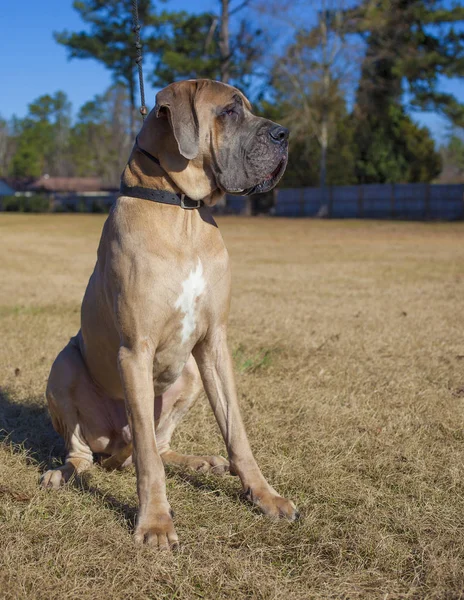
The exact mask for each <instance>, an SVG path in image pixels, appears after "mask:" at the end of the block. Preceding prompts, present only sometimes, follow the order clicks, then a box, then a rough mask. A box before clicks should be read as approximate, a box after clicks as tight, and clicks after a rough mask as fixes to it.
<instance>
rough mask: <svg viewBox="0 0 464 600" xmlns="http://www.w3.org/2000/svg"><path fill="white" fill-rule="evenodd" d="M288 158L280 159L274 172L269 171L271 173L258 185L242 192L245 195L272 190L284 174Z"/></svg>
mask: <svg viewBox="0 0 464 600" xmlns="http://www.w3.org/2000/svg"><path fill="white" fill-rule="evenodd" d="M287 160H288V157H287V156H284V157H283V158H282V159H281V160H280V162H279V164H278V165H277V167H276V168H275V169H274V170H273V171H272V173H269V175H268V176H267V177H266V178H265V179H263V181H261V182H260V183H258V184H257V185H254V186H253V187H251V188H248V189H247V190H244V191H243V192H242V193H243V195H245V196H250V195H251V194H264V193H265V192H268V191H269V190H272V188H273V187H274V186H275V185H276V184H277V183H278V181H279V180H280V178H281V177H282V175H283V174H284V171H285V167H286V166H287Z"/></svg>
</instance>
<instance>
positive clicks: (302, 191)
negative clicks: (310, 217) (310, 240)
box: [300, 188, 305, 217]
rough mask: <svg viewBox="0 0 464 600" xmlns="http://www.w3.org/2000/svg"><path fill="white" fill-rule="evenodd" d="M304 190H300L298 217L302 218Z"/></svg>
mask: <svg viewBox="0 0 464 600" xmlns="http://www.w3.org/2000/svg"><path fill="white" fill-rule="evenodd" d="M304 191H305V189H304V188H300V217H304V216H305V214H304Z"/></svg>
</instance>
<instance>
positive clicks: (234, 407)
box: [193, 327, 298, 521]
mask: <svg viewBox="0 0 464 600" xmlns="http://www.w3.org/2000/svg"><path fill="white" fill-rule="evenodd" d="M193 354H194V357H195V359H196V361H197V363H198V367H199V370H200V374H201V377H202V380H203V385H204V386H205V390H206V394H207V396H208V399H209V401H210V403H211V407H212V409H213V411H214V414H215V417H216V419H217V422H218V424H219V427H220V429H221V433H222V435H223V437H224V441H225V443H226V446H227V452H228V455H229V461H230V469H231V471H232V472H234V473H236V474H237V475H238V476H239V477H240V479H241V482H242V486H243V489H244V491H245V494H246V496H247V498H248V499H249V500H251V501H252V502H254V503H255V504H256V505H257V506H259V508H260V509H261V510H262V511H263V512H264V513H265V514H267V515H270V516H272V517H286V518H287V519H290V520H292V521H293V520H294V519H296V518H297V517H298V512H297V509H296V507H295V505H294V504H293V502H291V501H290V500H287V499H285V498H282V497H281V496H279V494H278V493H277V492H276V491H275V490H274V488H272V487H271V486H270V485H269V483H268V482H267V481H266V479H265V478H264V476H263V474H262V473H261V470H260V468H259V467H258V464H257V463H256V460H255V458H254V456H253V453H252V451H251V448H250V444H249V442H248V438H247V435H246V432H245V428H244V425H243V421H242V417H241V414H240V409H239V405H238V401H237V393H236V390H235V382H234V375H233V368H232V360H231V356H230V352H229V348H228V346H227V339H226V328H225V327H218V328H216V329H214V330H212V331H210V332H209V334H208V336H207V338H206V339H205V340H203V341H202V342H201V343H199V344H198V345H197V346H196V348H195V349H194V352H193Z"/></svg>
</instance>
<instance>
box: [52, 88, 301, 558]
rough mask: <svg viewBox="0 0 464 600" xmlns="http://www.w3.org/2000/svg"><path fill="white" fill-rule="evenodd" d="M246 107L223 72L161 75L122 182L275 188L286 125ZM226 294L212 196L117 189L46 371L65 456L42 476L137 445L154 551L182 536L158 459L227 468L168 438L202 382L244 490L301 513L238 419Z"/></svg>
mask: <svg viewBox="0 0 464 600" xmlns="http://www.w3.org/2000/svg"><path fill="white" fill-rule="evenodd" d="M250 108H251V107H250V104H249V102H248V100H247V99H246V98H245V97H244V96H243V94H241V92H239V91H238V90H237V89H235V88H233V87H231V86H228V85H225V84H222V83H218V82H214V81H209V80H198V81H184V82H179V83H175V84H172V85H170V86H168V87H167V88H165V89H164V90H162V91H161V92H160V93H159V94H158V95H157V98H156V107H155V108H154V109H153V110H152V111H151V113H150V114H149V116H148V117H147V119H146V121H145V124H144V126H143V128H142V130H141V132H140V135H139V138H138V144H136V145H135V146H134V149H133V151H132V154H131V156H130V159H129V163H128V165H127V166H126V168H125V170H124V173H123V184H125V185H126V186H139V187H143V188H149V189H151V190H167V191H170V192H174V194H176V193H178V194H187V195H188V196H189V197H190V198H191V199H193V200H202V201H203V202H204V203H205V204H206V205H213V204H214V203H215V202H217V200H218V199H219V198H220V197H221V196H222V195H223V194H224V193H225V192H232V193H233V192H235V193H251V192H253V191H255V190H256V191H266V190H268V189H271V188H272V187H273V186H274V185H275V184H276V183H277V181H278V180H279V179H280V177H281V176H282V173H283V172H284V170H285V166H286V162H287V147H288V143H287V137H288V132H287V130H286V129H284V128H283V127H281V126H279V125H276V124H275V123H272V122H271V121H267V120H265V119H262V118H260V117H256V116H255V115H252V114H251V112H250ZM150 155H154V156H156V157H157V158H158V159H159V163H160V164H159V165H158V164H156V163H155V162H154V160H155V159H153V156H152V157H151V158H150ZM174 194H171V196H174ZM174 197H175V196H174ZM229 302H230V271H229V259H228V255H227V251H226V248H225V246H224V242H223V240H222V237H221V234H220V233H219V230H218V228H217V226H216V224H215V222H214V220H213V218H212V216H211V214H210V211H209V208H208V206H204V207H202V208H200V209H194V210H186V209H184V208H182V207H180V206H169V205H166V204H163V203H160V202H159V201H156V202H150V201H149V200H147V199H140V198H135V197H128V196H121V197H120V198H119V199H118V200H117V202H116V204H115V205H114V207H113V208H112V210H111V212H110V215H109V217H108V219H107V221H106V223H105V225H104V228H103V233H102V237H101V241H100V246H99V248H98V258H97V263H96V266H95V270H94V272H93V274H92V276H91V278H90V281H89V284H88V286H87V290H86V293H85V297H84V300H83V303H82V313H81V329H80V331H79V332H78V334H77V335H76V336H75V337H74V338H72V339H71V340H70V342H69V343H68V345H67V346H66V347H65V348H64V349H63V350H62V352H61V353H60V354H59V355H58V357H57V358H56V360H55V362H54V364H53V367H52V369H51V373H50V377H49V381H48V386H47V400H48V404H49V408H50V413H51V417H52V421H53V425H54V427H55V429H56V430H57V431H58V432H59V433H60V434H61V435H62V436H63V437H64V439H65V442H66V447H67V450H68V455H67V457H66V463H65V464H64V465H63V466H62V467H60V468H59V469H55V470H52V471H48V472H46V473H45V474H44V475H43V477H42V484H43V485H44V486H46V487H54V488H55V487H58V486H60V485H61V484H63V483H64V482H66V481H67V480H68V479H69V478H70V476H71V475H72V474H74V473H81V472H82V471H84V470H86V469H88V468H89V467H90V466H91V465H92V454H93V453H97V454H102V455H106V456H107V457H109V458H107V459H106V461H105V462H104V464H105V465H106V466H108V467H119V466H125V465H127V464H129V463H130V462H131V460H132V457H131V455H132V445H133V450H134V461H135V467H136V473H137V492H138V497H139V513H138V518H137V525H136V531H135V539H136V541H137V542H146V543H149V544H154V545H155V546H158V547H159V548H162V549H167V548H169V547H170V546H173V545H175V544H177V535H176V532H175V530H174V524H173V521H172V512H171V509H170V506H169V503H168V500H167V498H166V488H165V479H164V469H163V463H164V464H177V465H185V466H188V467H192V468H194V469H196V470H202V471H205V470H212V471H216V472H221V471H224V470H227V469H228V468H229V465H228V463H227V461H226V460H225V459H223V458H221V457H216V456H185V455H182V454H178V453H177V452H175V451H173V450H171V449H170V445H169V444H170V440H171V436H172V433H173V431H174V429H175V427H176V426H177V424H178V423H179V421H180V420H181V419H182V417H183V416H184V415H185V414H186V413H187V411H188V410H189V409H190V407H191V406H192V404H193V402H194V401H195V399H196V398H197V397H198V395H199V393H200V391H201V382H203V385H204V388H205V390H206V393H207V395H208V398H209V401H210V403H211V406H212V409H213V411H214V414H215V416H216V419H217V421H218V424H219V427H220V429H221V432H222V435H223V437H224V440H225V443H226V446H227V452H228V456H229V461H230V470H231V471H232V472H233V473H234V474H237V475H238V476H239V477H240V479H241V482H242V485H243V489H244V490H245V492H246V494H247V496H248V498H249V499H250V500H251V501H253V502H254V503H255V504H257V505H258V506H259V507H260V508H261V509H262V511H263V512H264V513H266V514H268V515H271V516H284V517H286V518H288V519H290V520H293V519H295V518H296V517H297V512H296V508H295V505H294V504H293V503H292V502H290V501H288V500H286V499H285V498H282V497H281V496H279V495H278V494H277V492H276V491H275V490H274V489H273V488H272V487H271V486H270V485H269V484H268V483H267V481H266V480H265V478H264V476H263V475H262V473H261V471H260V469H259V467H258V465H257V464H256V461H255V459H254V457H253V454H252V452H251V449H250V445H249V443H248V439H247V436H246V433H245V430H244V427H243V423H242V419H241V416H240V411H239V406H238V403H237V397H236V392H235V385H234V377H233V372H232V362H231V357H230V353H229V350H228V347H227V341H226V326H227V316H228V310H229Z"/></svg>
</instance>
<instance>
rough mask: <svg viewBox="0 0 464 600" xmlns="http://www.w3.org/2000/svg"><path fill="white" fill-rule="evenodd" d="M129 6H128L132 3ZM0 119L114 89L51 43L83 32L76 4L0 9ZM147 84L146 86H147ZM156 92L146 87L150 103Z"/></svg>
mask: <svg viewBox="0 0 464 600" xmlns="http://www.w3.org/2000/svg"><path fill="white" fill-rule="evenodd" d="M127 1H128V4H130V2H129V0H127ZM164 6H165V7H166V9H168V10H189V11H191V10H192V7H193V6H194V9H195V11H202V10H213V9H216V6H217V0H196V2H195V3H192V2H191V1H188V0H171V1H170V2H167V3H166V4H165V5H164ZM0 16H1V20H0V78H1V79H0V90H1V91H0V116H2V117H4V118H9V117H11V116H12V115H13V114H16V115H18V116H20V117H22V116H24V115H25V114H26V112H27V105H28V104H29V103H30V102H31V101H32V100H34V99H35V98H37V97H38V96H40V95H42V94H47V93H53V92H55V91H57V90H63V91H64V92H66V94H67V95H68V97H69V98H70V100H71V102H72V104H73V110H74V113H76V112H77V110H78V108H79V107H80V106H81V105H82V104H84V102H86V101H87V100H90V99H91V98H93V96H94V95H95V94H98V93H101V92H103V91H104V90H105V89H106V88H107V87H108V86H109V85H110V84H111V75H110V73H109V71H107V70H106V69H105V68H104V67H103V66H101V65H100V64H99V63H97V62H96V61H93V60H76V59H74V60H72V61H69V60H68V59H67V57H66V49H65V48H64V47H62V46H59V45H58V44H57V43H56V42H55V41H54V39H53V31H60V30H62V29H68V30H70V31H77V30H79V29H82V22H81V20H80V19H79V17H78V15H77V13H76V12H75V11H74V10H73V8H72V0H42V1H40V0H20V1H19V0H17V1H16V2H6V1H4V2H2V7H1V9H0ZM146 85H147V83H146ZM443 90H444V91H451V92H453V93H454V94H456V95H457V96H458V97H461V98H462V97H464V82H463V80H460V81H458V80H455V81H451V82H446V83H445V85H444V87H443ZM150 94H152V95H154V91H153V90H150V88H148V90H147V101H148V102H149V103H150V100H149V99H150ZM414 118H415V119H416V120H417V121H419V122H420V123H421V124H424V125H427V126H428V127H429V128H430V129H431V131H432V133H433V135H434V137H435V138H436V139H438V140H440V141H441V140H442V139H443V138H444V136H445V135H446V121H445V120H444V119H441V118H440V117H438V116H437V115H434V114H424V113H417V114H415V115H414Z"/></svg>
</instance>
